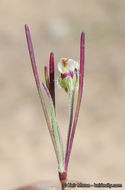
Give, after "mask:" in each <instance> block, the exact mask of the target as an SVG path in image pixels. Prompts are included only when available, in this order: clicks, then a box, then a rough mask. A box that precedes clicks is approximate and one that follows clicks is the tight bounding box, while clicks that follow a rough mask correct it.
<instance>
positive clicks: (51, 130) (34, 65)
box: [25, 25, 58, 160]
mask: <svg viewBox="0 0 125 190" xmlns="http://www.w3.org/2000/svg"><path fill="white" fill-rule="evenodd" d="M25 32H26V38H27V44H28V49H29V55H30V59H31V64H32V69H33V73H34V77H35V81H36V86H37V90H38V94H39V97H40V101H41V104H42V108H43V112H44V115H45V119H46V122H47V126H48V130H49V133H50V136H51V139H52V143H53V146H54V150H55V153H56V158H57V160H58V154H57V149H56V143H55V139H54V132H53V128H52V127H51V123H50V119H49V116H48V112H47V109H46V105H45V101H44V97H43V93H42V90H41V86H40V80H39V76H38V71H37V66H36V60H35V55H34V50H33V45H32V40H31V35H30V31H29V27H28V26H27V25H25Z"/></svg>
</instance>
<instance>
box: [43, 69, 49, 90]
mask: <svg viewBox="0 0 125 190" xmlns="http://www.w3.org/2000/svg"><path fill="white" fill-rule="evenodd" d="M44 75H45V82H46V86H47V88H48V89H49V74H48V67H47V66H45V67H44Z"/></svg>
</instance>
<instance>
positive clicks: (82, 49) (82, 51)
mask: <svg viewBox="0 0 125 190" xmlns="http://www.w3.org/2000/svg"><path fill="white" fill-rule="evenodd" d="M84 62H85V34H84V33H83V32H82V34H81V43H80V72H79V91H78V99H77V105H76V111H75V116H74V122H73V127H72V133H71V138H70V143H69V149H68V154H67V156H66V159H65V171H67V170H68V163H69V158H70V154H71V149H72V144H73V140H74V134H75V130H76V125H77V121H78V116H79V111H80V105H81V99H82V93H83V79H84Z"/></svg>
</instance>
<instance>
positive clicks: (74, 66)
mask: <svg viewBox="0 0 125 190" xmlns="http://www.w3.org/2000/svg"><path fill="white" fill-rule="evenodd" d="M57 67H58V70H59V72H60V76H59V77H58V80H57V84H58V86H60V87H61V88H63V89H64V90H65V91H66V92H67V93H68V94H71V93H72V92H73V91H74V90H75V91H77V90H78V86H79V82H78V79H79V63H78V62H76V61H74V60H73V59H67V58H62V59H60V61H59V63H58V65H57Z"/></svg>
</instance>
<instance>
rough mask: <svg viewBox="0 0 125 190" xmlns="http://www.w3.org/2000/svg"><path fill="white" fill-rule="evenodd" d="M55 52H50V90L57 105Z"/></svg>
mask: <svg viewBox="0 0 125 190" xmlns="http://www.w3.org/2000/svg"><path fill="white" fill-rule="evenodd" d="M54 80H55V79H54V54H53V53H52V52H51V53H50V61H49V86H50V88H49V91H50V94H51V97H52V100H53V104H54V107H55V81H54Z"/></svg>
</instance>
